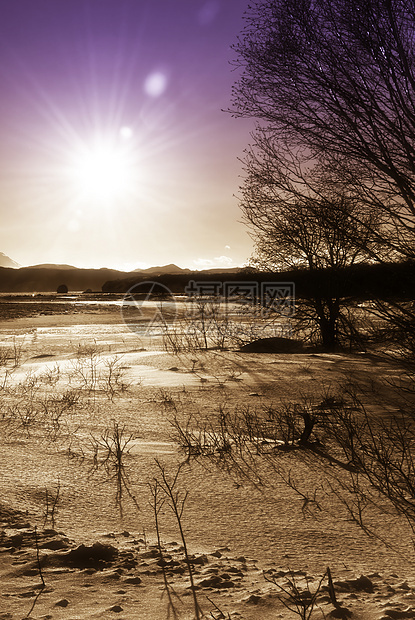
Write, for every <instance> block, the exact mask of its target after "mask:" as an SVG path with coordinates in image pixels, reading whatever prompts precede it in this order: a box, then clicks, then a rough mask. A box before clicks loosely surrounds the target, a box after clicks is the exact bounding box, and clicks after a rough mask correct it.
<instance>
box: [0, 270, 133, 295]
mask: <svg viewBox="0 0 415 620" xmlns="http://www.w3.org/2000/svg"><path fill="white" fill-rule="evenodd" d="M127 275H128V274H127V273H125V272H123V271H117V270H115V269H77V268H75V267H72V268H64V267H60V266H58V267H47V266H41V267H21V268H20V269H7V268H4V267H0V292H2V293H48V292H51V293H55V292H56V290H57V288H58V286H59V285H61V284H66V286H67V287H68V289H69V291H84V290H86V289H91V290H93V291H101V288H102V285H103V284H104V282H106V281H107V280H108V279H112V278H121V277H126V276H127Z"/></svg>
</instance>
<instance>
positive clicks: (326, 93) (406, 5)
mask: <svg viewBox="0 0 415 620" xmlns="http://www.w3.org/2000/svg"><path fill="white" fill-rule="evenodd" d="M414 15H415V2H414V0H341V1H340V0H299V1H298V0H262V1H254V2H253V4H252V6H251V8H250V9H248V11H247V13H246V14H245V20H246V26H245V29H244V30H243V32H242V35H241V37H240V39H239V41H238V43H237V44H236V45H235V51H236V52H237V61H236V64H237V65H238V66H239V67H241V68H242V70H243V71H242V75H241V77H240V79H239V81H238V82H237V83H236V85H235V87H234V91H233V109H232V111H233V113H234V114H235V115H236V116H252V117H256V118H258V119H261V121H264V122H265V123H266V127H267V128H268V130H269V132H270V134H269V135H272V137H273V139H274V142H275V143H278V144H279V145H280V147H281V153H280V159H281V160H284V158H285V160H286V162H285V163H286V169H287V170H290V163H291V162H290V158H291V156H292V154H293V153H294V154H295V156H301V158H302V159H303V160H304V161H307V162H308V164H309V165H310V162H319V163H320V164H323V165H324V167H325V169H326V170H327V172H328V173H329V174H330V176H331V178H333V179H335V181H337V180H338V179H341V180H342V182H343V183H345V184H347V185H348V187H349V192H353V193H354V194H355V196H356V197H358V198H359V200H360V202H361V204H364V205H366V206H367V207H368V208H372V207H373V206H376V207H378V208H379V209H381V210H382V211H383V213H384V214H385V215H386V216H387V219H388V229H387V230H384V231H383V232H384V234H383V242H384V243H385V244H387V245H388V247H389V248H390V250H391V251H393V252H395V253H396V254H398V255H400V256H406V257H414V256H415V244H414V225H415V174H414V173H415V71H414V66H415V65H414V62H415V19H414Z"/></svg>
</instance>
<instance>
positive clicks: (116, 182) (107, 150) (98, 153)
mask: <svg viewBox="0 0 415 620" xmlns="http://www.w3.org/2000/svg"><path fill="white" fill-rule="evenodd" d="M71 159H72V162H71V166H70V177H71V183H72V184H73V187H74V189H75V191H76V192H77V194H79V197H80V199H81V200H82V201H83V202H84V201H89V202H90V204H94V203H103V202H105V203H108V202H111V201H115V200H117V199H121V198H123V197H126V196H127V195H128V194H130V193H131V192H132V191H133V188H134V185H135V183H136V180H137V166H136V165H134V161H133V159H132V157H131V152H130V150H129V149H128V148H127V145H126V144H125V140H124V142H118V143H117V142H116V143H114V142H112V141H109V140H107V141H103V140H100V141H95V142H94V143H93V144H92V145H85V144H83V145H81V146H80V147H79V148H78V149H76V151H75V152H74V153H73V156H72V158H71Z"/></svg>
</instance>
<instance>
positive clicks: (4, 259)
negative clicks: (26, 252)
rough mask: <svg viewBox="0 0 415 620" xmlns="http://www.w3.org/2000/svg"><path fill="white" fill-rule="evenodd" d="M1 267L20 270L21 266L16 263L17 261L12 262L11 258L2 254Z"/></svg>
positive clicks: (0, 254)
mask: <svg viewBox="0 0 415 620" xmlns="http://www.w3.org/2000/svg"><path fill="white" fill-rule="evenodd" d="M0 267H9V268H11V269H18V268H19V267H20V265H19V263H16V261H14V260H12V259H11V258H10V257H9V256H6V254H3V252H0Z"/></svg>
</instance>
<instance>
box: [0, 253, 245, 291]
mask: <svg viewBox="0 0 415 620" xmlns="http://www.w3.org/2000/svg"><path fill="white" fill-rule="evenodd" d="M236 271H240V269H239V268H236V269H218V270H214V269H213V270H212V269H209V270H207V271H204V272H192V271H191V270H190V269H182V268H181V267H178V266H177V265H174V264H170V265H164V266H158V267H149V268H148V269H135V270H134V271H130V272H125V271H119V270H116V269H107V268H102V269H80V268H78V267H73V266H72V265H61V264H40V265H31V266H30V267H20V265H18V263H16V262H15V261H13V260H12V259H11V258H9V257H8V256H6V255H5V254H3V253H1V252H0V292H2V293H50V292H56V290H57V288H58V286H60V285H61V284H66V286H67V287H68V290H69V291H85V290H89V289H90V290H92V291H101V290H102V289H103V287H104V285H105V284H106V283H107V282H109V281H111V282H113V281H117V282H124V281H127V280H128V281H129V282H131V281H134V280H136V281H142V280H143V279H148V278H158V277H160V276H163V275H181V276H186V275H187V274H193V277H195V276H197V274H201V273H212V274H214V273H232V272H236ZM121 288H122V287H121Z"/></svg>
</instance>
